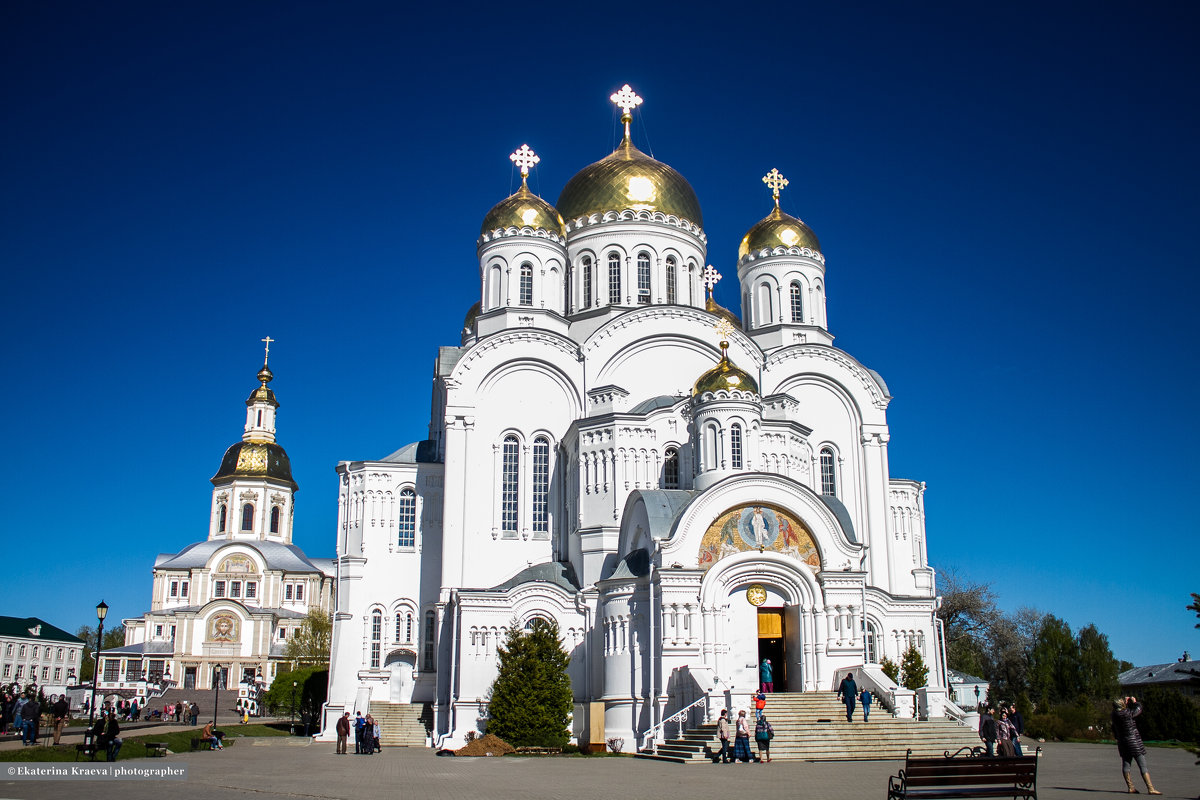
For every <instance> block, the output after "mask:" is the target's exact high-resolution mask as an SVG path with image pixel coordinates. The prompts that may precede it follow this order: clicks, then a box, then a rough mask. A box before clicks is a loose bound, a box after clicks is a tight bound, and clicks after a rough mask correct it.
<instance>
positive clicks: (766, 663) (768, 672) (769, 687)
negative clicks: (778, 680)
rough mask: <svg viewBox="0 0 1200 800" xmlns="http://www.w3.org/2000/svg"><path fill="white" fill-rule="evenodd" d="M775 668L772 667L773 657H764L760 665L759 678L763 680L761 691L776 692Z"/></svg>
mask: <svg viewBox="0 0 1200 800" xmlns="http://www.w3.org/2000/svg"><path fill="white" fill-rule="evenodd" d="M773 673H774V670H773V669H772V668H771V659H769V658H764V659H763V660H762V663H761V664H759V666H758V678H759V680H760V681H762V686H761V687H760V688H761V691H764V692H774V691H775V679H774V677H773Z"/></svg>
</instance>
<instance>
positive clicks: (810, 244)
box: [738, 206, 821, 259]
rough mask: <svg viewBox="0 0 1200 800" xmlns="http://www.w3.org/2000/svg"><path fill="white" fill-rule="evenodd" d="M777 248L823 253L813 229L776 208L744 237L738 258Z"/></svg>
mask: <svg viewBox="0 0 1200 800" xmlns="http://www.w3.org/2000/svg"><path fill="white" fill-rule="evenodd" d="M776 247H807V248H808V249H809V250H814V251H816V252H818V253H819V252H821V243H820V242H819V241H817V235H816V234H815V233H813V232H812V228H810V227H808V226H807V225H805V224H804V223H803V222H801V221H800V220H798V219H796V218H795V217H793V216H792V215H790V214H785V213H783V212H782V211H780V210H779V206H775V208H773V209H772V210H771V213H770V214H768V215H767V216H766V217H764V218H763V219H762V220H761V221H759V222H758V223H756V224H755V225H754V227H753V228H751V229H750V230H749V231H747V232H746V235H745V236H743V237H742V243H741V245H740V246H739V247H738V258H739V259H741V258H743V257H744V256H746V255H747V254H748V253H757V252H758V251H759V250H774V249H775V248H776Z"/></svg>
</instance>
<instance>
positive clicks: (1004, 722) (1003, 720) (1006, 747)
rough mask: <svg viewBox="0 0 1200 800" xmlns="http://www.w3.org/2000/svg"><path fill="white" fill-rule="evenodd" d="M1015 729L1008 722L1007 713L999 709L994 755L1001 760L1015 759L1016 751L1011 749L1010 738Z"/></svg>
mask: <svg viewBox="0 0 1200 800" xmlns="http://www.w3.org/2000/svg"><path fill="white" fill-rule="evenodd" d="M1016 732H1017V729H1016V728H1014V727H1013V724H1012V723H1011V722H1009V721H1008V712H1007V711H1005V710H1004V708H1003V707H1001V708H1000V718H999V719H997V720H996V755H998V756H1000V757H1001V758H1016V755H1017V751H1016V750H1015V749H1014V748H1013V743H1012V737H1013V736H1014V735H1015V734H1016Z"/></svg>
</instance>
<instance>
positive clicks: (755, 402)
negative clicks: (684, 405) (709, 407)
mask: <svg viewBox="0 0 1200 800" xmlns="http://www.w3.org/2000/svg"><path fill="white" fill-rule="evenodd" d="M720 400H741V401H744V402H746V403H749V404H751V405H752V406H754V407H755V408H757V409H759V410H760V411H761V410H762V403H760V402H759V395H758V394H757V393H755V392H743V391H742V390H741V389H720V390H718V391H715V392H704V393H703V394H700V395H697V396H696V397H694V398H693V402H694V403H695V404H697V405H698V404H700V403H710V402H714V401H720Z"/></svg>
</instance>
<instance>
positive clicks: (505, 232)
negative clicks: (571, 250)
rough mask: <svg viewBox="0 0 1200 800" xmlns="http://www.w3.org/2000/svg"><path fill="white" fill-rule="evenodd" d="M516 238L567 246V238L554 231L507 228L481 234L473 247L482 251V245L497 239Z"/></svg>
mask: <svg viewBox="0 0 1200 800" xmlns="http://www.w3.org/2000/svg"><path fill="white" fill-rule="evenodd" d="M516 237H523V238H526V239H544V240H546V241H549V242H554V243H555V244H557V245H560V246H561V247H566V246H567V238H566V237H565V236H563V235H561V234H558V233H555V232H554V231H548V230H545V229H544V228H530V227H524V228H517V227H515V226H510V227H508V228H496V229H495V230H492V231H488V232H486V233H484V234H482V235H481V236H480V237H479V240H478V242H476V245H475V247H476V249H477V250H482V249H483V247H484V245H486V244H489V243H491V242H494V241H497V240H498V239H513V238H516Z"/></svg>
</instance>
